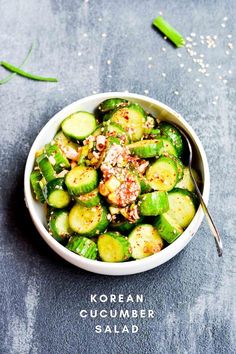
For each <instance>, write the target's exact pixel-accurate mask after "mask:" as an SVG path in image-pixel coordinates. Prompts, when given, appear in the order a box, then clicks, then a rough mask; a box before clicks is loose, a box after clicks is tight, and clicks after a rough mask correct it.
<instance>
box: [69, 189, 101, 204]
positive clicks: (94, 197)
mask: <svg viewBox="0 0 236 354" xmlns="http://www.w3.org/2000/svg"><path fill="white" fill-rule="evenodd" d="M75 200H76V201H77V202H78V203H79V204H81V205H84V206H86V207H93V206H96V205H98V204H99V203H100V201H101V199H100V196H99V194H98V189H97V188H96V189H94V190H93V191H92V192H90V193H86V194H81V195H80V196H78V197H75Z"/></svg>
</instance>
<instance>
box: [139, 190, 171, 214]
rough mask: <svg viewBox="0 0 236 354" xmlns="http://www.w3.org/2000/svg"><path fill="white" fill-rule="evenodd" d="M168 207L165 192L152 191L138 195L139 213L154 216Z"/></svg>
mask: <svg viewBox="0 0 236 354" xmlns="http://www.w3.org/2000/svg"><path fill="white" fill-rule="evenodd" d="M168 209H169V202H168V196H167V193H166V192H160V191H159V192H152V193H146V194H143V195H140V196H139V210H140V215H144V216H155V215H160V214H163V213H165V212H166V211H167V210H168Z"/></svg>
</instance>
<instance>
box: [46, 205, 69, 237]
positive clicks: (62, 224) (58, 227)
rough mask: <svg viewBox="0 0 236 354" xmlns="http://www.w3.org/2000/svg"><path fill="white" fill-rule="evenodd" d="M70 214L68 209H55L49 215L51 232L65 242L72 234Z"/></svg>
mask: <svg viewBox="0 0 236 354" xmlns="http://www.w3.org/2000/svg"><path fill="white" fill-rule="evenodd" d="M68 216H69V213H68V211H66V210H53V211H52V212H51V214H50V217H49V222H48V226H49V233H50V234H51V235H52V236H53V237H54V238H55V239H56V240H57V241H58V242H60V243H64V241H65V240H67V239H68V238H69V237H70V235H71V229H70V227H69V218H68Z"/></svg>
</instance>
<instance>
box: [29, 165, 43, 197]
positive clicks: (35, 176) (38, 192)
mask: <svg viewBox="0 0 236 354" xmlns="http://www.w3.org/2000/svg"><path fill="white" fill-rule="evenodd" d="M41 180H42V174H41V172H40V171H37V170H34V171H32V172H31V174H30V183H31V187H32V189H33V191H34V195H35V198H36V200H38V201H39V202H40V203H44V202H45V198H44V195H43V191H42V188H41V185H40V181H41Z"/></svg>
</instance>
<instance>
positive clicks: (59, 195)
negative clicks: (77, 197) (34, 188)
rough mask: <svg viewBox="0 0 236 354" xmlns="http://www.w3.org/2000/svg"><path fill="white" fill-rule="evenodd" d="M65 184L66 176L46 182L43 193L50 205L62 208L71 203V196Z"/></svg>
mask: <svg viewBox="0 0 236 354" xmlns="http://www.w3.org/2000/svg"><path fill="white" fill-rule="evenodd" d="M64 186H65V182H64V178H55V179H53V180H52V181H50V182H48V183H47V184H46V186H45V187H44V190H43V193H44V196H45V199H46V200H47V203H48V205H50V206H52V207H54V208H57V209H62V208H65V207H67V206H68V205H69V203H70V200H71V198H70V195H69V193H68V192H67V191H66V190H65V189H64Z"/></svg>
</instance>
